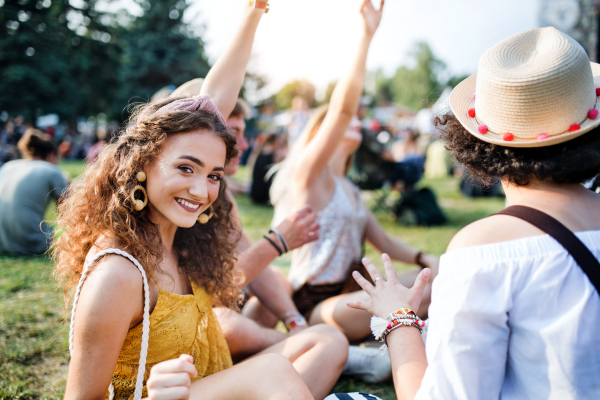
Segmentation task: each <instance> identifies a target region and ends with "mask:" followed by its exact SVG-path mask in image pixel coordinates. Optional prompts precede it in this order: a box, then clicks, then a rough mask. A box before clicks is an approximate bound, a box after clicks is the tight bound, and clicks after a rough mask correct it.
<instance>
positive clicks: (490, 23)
mask: <svg viewBox="0 0 600 400" xmlns="http://www.w3.org/2000/svg"><path fill="white" fill-rule="evenodd" d="M374 1H376V2H377V3H378V2H379V0H374ZM190 3H191V4H192V5H191V7H190V10H189V12H188V13H187V14H186V19H187V20H190V22H192V23H193V24H194V25H195V24H198V25H200V24H204V25H205V27H206V31H205V33H204V35H203V37H204V40H205V42H206V44H207V47H206V49H207V52H208V55H209V57H210V60H211V61H212V62H214V61H215V60H216V59H217V57H219V55H220V54H222V52H223V51H224V50H225V48H226V46H227V44H228V43H229V41H230V40H231V38H232V36H233V34H234V31H235V30H236V28H237V26H238V23H239V21H240V19H241V14H242V7H243V4H244V3H245V0H191V1H190ZM360 3H361V0H270V4H271V11H270V12H269V14H267V15H265V16H264V17H263V19H262V21H261V23H260V26H259V28H258V32H257V36H256V40H255V43H254V48H253V56H252V60H251V63H250V67H249V70H250V71H251V72H259V73H261V74H262V75H264V76H266V77H267V78H268V81H269V87H268V91H269V92H276V91H277V90H278V89H279V88H281V86H283V85H284V84H286V83H288V82H290V81H292V80H294V79H299V78H305V79H308V80H309V81H311V82H312V83H313V84H315V85H316V86H317V88H318V90H319V91H321V92H324V89H325V87H326V86H327V84H328V83H329V82H332V81H335V80H337V79H338V78H339V77H340V75H341V74H342V73H343V72H344V71H345V68H346V65H347V64H348V61H349V60H350V59H351V57H352V55H353V53H354V49H355V48H356V43H357V41H358V37H359V33H360V29H361V25H360V14H359V13H358V9H359V7H360ZM539 3H540V1H539V0H502V1H497V0H496V1H492V0H387V2H386V5H385V12H384V16H383V21H382V22H381V25H380V28H379V31H378V32H377V34H376V36H375V38H374V40H373V44H372V46H371V51H370V53H369V59H368V63H367V68H368V69H369V70H376V69H377V68H383V69H384V71H385V72H386V73H387V74H392V73H393V71H395V69H396V68H397V67H398V66H400V65H404V64H407V60H408V57H407V53H408V51H409V50H410V49H411V47H412V45H413V44H414V43H415V42H417V41H426V42H427V43H429V45H430V46H431V48H432V49H433V52H434V54H435V55H436V56H437V57H438V58H440V59H442V60H443V61H444V62H446V64H447V65H448V67H449V69H450V71H451V73H454V74H459V73H469V74H470V73H474V72H476V70H477V63H478V60H479V57H480V56H481V54H482V52H483V51H485V50H486V49H487V48H488V47H490V46H492V45H493V44H494V43H496V42H498V41H499V40H501V39H503V38H505V37H507V36H510V35H512V34H514V33H517V32H520V31H522V30H525V29H530V28H535V27H537V26H538V9H539ZM194 15H199V17H198V20H196V21H191V20H192V19H194Z"/></svg>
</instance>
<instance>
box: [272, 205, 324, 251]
mask: <svg viewBox="0 0 600 400" xmlns="http://www.w3.org/2000/svg"><path fill="white" fill-rule="evenodd" d="M276 228H277V230H278V231H279V232H281V234H282V235H283V237H284V238H285V240H286V242H287V244H288V246H289V248H290V250H294V249H297V248H299V247H302V246H304V245H305V244H306V243H310V242H313V241H315V240H317V239H318V238H319V228H320V226H319V224H318V223H317V214H316V213H315V212H313V210H312V208H311V207H310V206H304V207H303V208H302V209H300V210H299V211H297V212H295V213H294V214H292V215H290V216H289V217H288V218H286V220H285V221H283V222H282V223H281V224H279V226H277V227H276Z"/></svg>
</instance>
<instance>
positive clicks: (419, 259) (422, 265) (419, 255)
mask: <svg viewBox="0 0 600 400" xmlns="http://www.w3.org/2000/svg"><path fill="white" fill-rule="evenodd" d="M424 254H425V253H423V252H422V251H419V252H418V253H417V256H416V257H415V264H417V265H418V266H419V267H421V268H427V264H425V263H424V262H423V261H421V256H422V255H424Z"/></svg>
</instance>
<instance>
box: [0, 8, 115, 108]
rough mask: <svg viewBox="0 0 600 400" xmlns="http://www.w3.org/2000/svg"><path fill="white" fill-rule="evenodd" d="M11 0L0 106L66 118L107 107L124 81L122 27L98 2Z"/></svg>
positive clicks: (0, 43)
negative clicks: (115, 38) (120, 73)
mask: <svg viewBox="0 0 600 400" xmlns="http://www.w3.org/2000/svg"><path fill="white" fill-rule="evenodd" d="M0 1H1V0H0ZM80 3H81V4H82V5H81V6H80V7H75V6H73V5H71V4H70V2H69V1H68V0H53V1H51V0H39V1H38V0H5V1H4V4H3V6H2V7H1V8H0V110H5V111H8V112H9V113H13V114H15V113H21V114H23V115H24V116H25V117H26V118H27V119H29V120H32V119H33V118H34V117H35V116H37V115H42V114H46V113H57V114H59V115H60V116H61V117H63V118H74V117H75V116H78V115H89V114H90V113H93V112H98V110H100V109H102V108H105V107H107V105H108V102H107V98H109V97H110V96H111V95H113V94H114V93H115V90H114V89H113V88H116V87H117V85H118V81H117V78H116V76H115V73H114V72H115V70H116V69H117V68H118V65H119V59H120V57H121V50H120V48H119V45H118V44H117V43H115V41H113V40H112V38H113V35H114V36H118V31H119V30H120V27H119V26H118V25H117V27H113V26H112V25H111V21H112V18H111V15H110V14H108V13H99V12H96V11H95V5H96V2H95V1H87V2H80Z"/></svg>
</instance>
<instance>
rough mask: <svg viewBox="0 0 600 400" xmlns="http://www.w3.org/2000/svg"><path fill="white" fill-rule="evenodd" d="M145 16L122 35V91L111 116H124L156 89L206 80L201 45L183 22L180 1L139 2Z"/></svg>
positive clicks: (184, 6) (157, 0) (198, 39)
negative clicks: (126, 109)
mask: <svg viewBox="0 0 600 400" xmlns="http://www.w3.org/2000/svg"><path fill="white" fill-rule="evenodd" d="M141 4H142V7H143V8H144V10H145V11H144V14H143V15H142V16H141V17H139V18H137V19H136V20H135V22H134V23H132V24H131V27H130V28H129V29H128V30H127V31H126V32H125V35H124V38H123V39H124V40H123V42H124V52H123V60H122V64H121V68H120V76H119V79H120V80H121V90H120V93H119V98H118V101H117V102H115V108H113V110H112V112H113V115H114V114H119V115H123V117H126V116H127V114H126V112H123V107H124V106H126V105H127V104H130V103H132V102H140V101H142V102H146V101H148V100H150V98H151V97H152V95H153V94H154V93H155V92H156V91H158V90H159V89H161V88H163V87H165V86H170V85H173V86H175V87H177V86H179V85H181V84H183V83H185V82H187V81H189V80H191V79H194V78H199V77H205V76H206V74H207V73H208V70H209V69H210V65H209V64H208V60H207V57H206V55H205V53H204V44H203V42H202V40H201V39H200V38H199V37H197V36H196V35H195V33H194V31H193V30H192V29H191V28H190V27H189V26H188V25H187V24H186V23H185V22H184V21H183V14H184V12H185V10H186V9H187V7H188V6H187V4H186V3H185V1H183V0H178V1H164V0H163V1H161V0H153V1H152V2H147V1H144V2H142V3H141Z"/></svg>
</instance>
